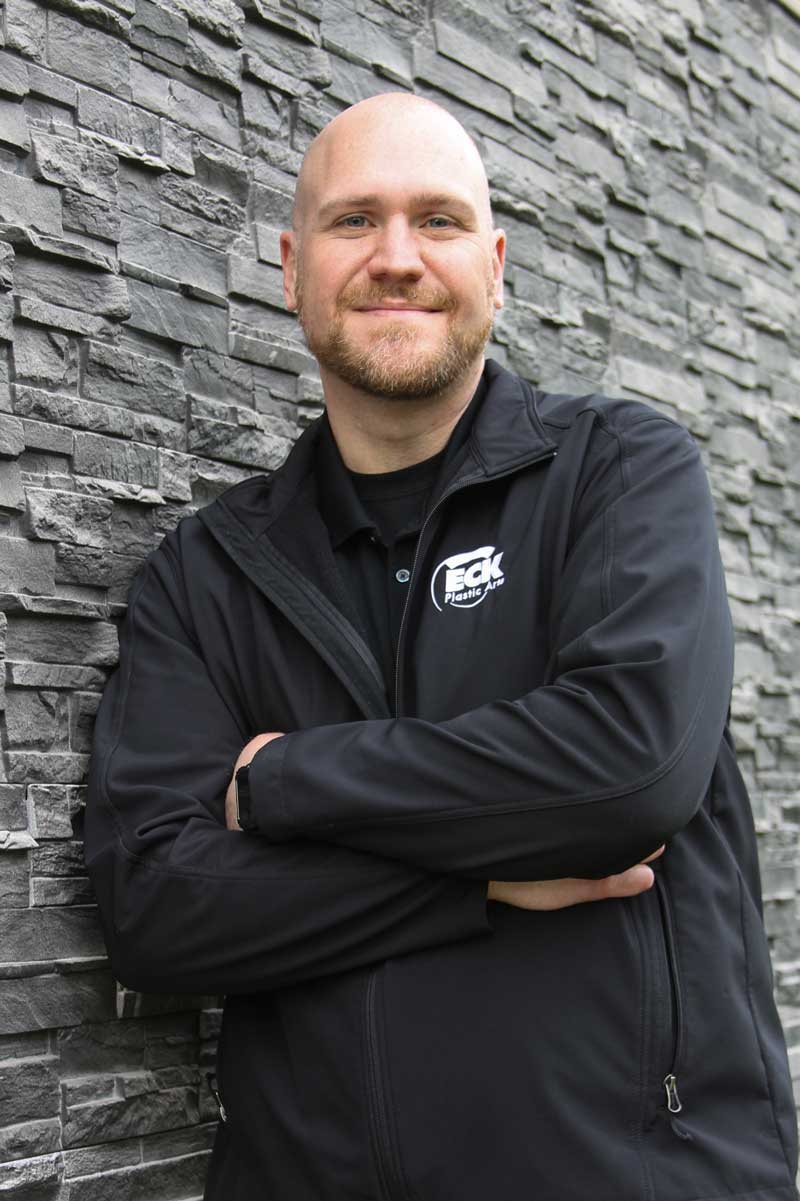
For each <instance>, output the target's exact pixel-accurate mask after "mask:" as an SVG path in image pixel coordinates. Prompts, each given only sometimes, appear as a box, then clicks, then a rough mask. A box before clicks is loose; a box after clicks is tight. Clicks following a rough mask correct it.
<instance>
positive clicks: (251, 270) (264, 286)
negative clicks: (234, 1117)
mask: <svg viewBox="0 0 800 1201" xmlns="http://www.w3.org/2000/svg"><path fill="white" fill-rule="evenodd" d="M228 291H229V292H230V293H232V294H233V295H235V296H246V297H248V298H249V299H251V300H258V301H260V302H261V303H262V304H267V305H270V306H271V307H272V308H276V309H281V310H283V309H285V308H286V302H285V300H284V297H283V278H282V275H281V272H280V271H279V270H277V269H275V268H272V267H262V266H259V264H258V263H254V262H253V261H252V259H244V258H240V257H239V256H238V255H235V254H232V255H229V257H228Z"/></svg>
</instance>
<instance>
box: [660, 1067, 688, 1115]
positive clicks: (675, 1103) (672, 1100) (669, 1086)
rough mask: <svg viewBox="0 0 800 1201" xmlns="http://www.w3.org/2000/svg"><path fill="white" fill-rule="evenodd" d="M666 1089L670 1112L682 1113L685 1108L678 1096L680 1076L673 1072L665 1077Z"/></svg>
mask: <svg viewBox="0 0 800 1201" xmlns="http://www.w3.org/2000/svg"><path fill="white" fill-rule="evenodd" d="M664 1090H665V1091H666V1094H667V1109H668V1110H669V1112H670V1113H680V1112H681V1110H682V1109H683V1105H682V1104H681V1099H680V1097H679V1096H678V1077H677V1076H675V1075H673V1073H672V1072H670V1074H669V1075H668V1076H665V1077H664Z"/></svg>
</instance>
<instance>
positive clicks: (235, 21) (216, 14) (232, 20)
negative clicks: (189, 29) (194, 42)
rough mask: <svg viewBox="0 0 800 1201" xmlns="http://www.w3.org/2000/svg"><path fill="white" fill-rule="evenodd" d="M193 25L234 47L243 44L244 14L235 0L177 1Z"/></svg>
mask: <svg viewBox="0 0 800 1201" xmlns="http://www.w3.org/2000/svg"><path fill="white" fill-rule="evenodd" d="M175 2H176V5H177V7H178V8H179V9H180V10H181V12H182V13H184V14H185V15H186V16H187V17H188V19H189V20H190V21H191V22H192V24H193V25H197V26H199V27H200V29H204V30H205V31H206V33H210V34H213V35H214V37H218V38H220V39H221V40H222V41H224V42H232V43H233V44H234V46H240V45H241V44H242V36H243V30H244V21H245V17H244V12H243V11H242V8H241V7H240V6H239V5H238V4H236V3H235V2H234V0H175Z"/></svg>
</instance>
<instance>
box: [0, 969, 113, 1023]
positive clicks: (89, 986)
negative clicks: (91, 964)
mask: <svg viewBox="0 0 800 1201" xmlns="http://www.w3.org/2000/svg"><path fill="white" fill-rule="evenodd" d="M115 1011H116V989H115V985H114V980H113V978H112V976H111V973H110V972H109V971H86V972H71V973H70V974H69V975H60V974H59V973H51V974H47V975H42V976H30V977H27V978H25V979H17V980H14V979H11V980H0V1034H13V1033H16V1032H18V1031H19V1032H22V1031H28V1030H48V1029H52V1028H53V1027H58V1028H60V1029H61V1030H63V1029H65V1028H66V1027H69V1026H75V1025H79V1024H80V1023H82V1022H87V1021H88V1022H91V1021H94V1022H97V1021H102V1020H104V1019H110V1018H113V1017H114V1014H115Z"/></svg>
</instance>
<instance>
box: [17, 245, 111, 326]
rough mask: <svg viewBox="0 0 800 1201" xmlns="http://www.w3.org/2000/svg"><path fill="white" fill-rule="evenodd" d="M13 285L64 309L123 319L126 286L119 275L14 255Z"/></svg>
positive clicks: (30, 295)
mask: <svg viewBox="0 0 800 1201" xmlns="http://www.w3.org/2000/svg"><path fill="white" fill-rule="evenodd" d="M14 286H15V289H16V290H17V291H18V292H19V293H20V295H21V296H24V297H27V298H29V299H34V300H40V301H43V302H44V303H45V304H56V305H60V306H63V307H65V308H71V309H78V310H79V311H83V312H84V313H85V312H87V311H88V312H89V313H94V314H97V315H99V316H103V317H111V318H116V319H118V320H125V318H126V317H128V316H129V314H130V305H129V302H128V285H127V283H126V281H125V280H124V279H122V278H121V277H120V276H118V275H109V274H106V273H105V272H93V271H87V270H84V269H82V268H79V267H72V266H67V265H66V264H62V263H53V262H52V261H51V260H49V259H37V258H32V257H29V256H28V255H22V254H18V255H17V261H16V266H15V268H14Z"/></svg>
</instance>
